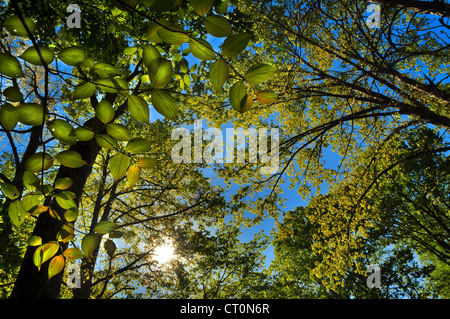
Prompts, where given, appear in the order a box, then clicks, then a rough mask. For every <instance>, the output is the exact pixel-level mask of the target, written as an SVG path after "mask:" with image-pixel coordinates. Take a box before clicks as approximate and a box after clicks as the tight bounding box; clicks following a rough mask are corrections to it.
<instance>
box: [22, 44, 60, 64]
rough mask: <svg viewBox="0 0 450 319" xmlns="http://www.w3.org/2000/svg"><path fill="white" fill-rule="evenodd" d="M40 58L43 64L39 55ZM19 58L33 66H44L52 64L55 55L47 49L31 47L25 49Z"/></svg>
mask: <svg viewBox="0 0 450 319" xmlns="http://www.w3.org/2000/svg"><path fill="white" fill-rule="evenodd" d="M39 53H40V55H41V56H42V59H43V60H44V62H42V59H41V57H40V55H39ZM20 58H22V59H24V60H25V61H27V62H28V63H31V64H34V65H46V64H50V63H52V62H53V60H54V59H55V54H54V53H53V51H52V50H50V49H49V48H47V47H43V46H38V47H35V46H32V47H29V48H28V49H26V50H25V51H24V52H23V53H22V54H21V55H20Z"/></svg>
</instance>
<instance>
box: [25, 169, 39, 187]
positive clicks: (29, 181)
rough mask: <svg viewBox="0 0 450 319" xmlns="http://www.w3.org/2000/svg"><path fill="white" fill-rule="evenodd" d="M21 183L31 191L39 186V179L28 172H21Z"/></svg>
mask: <svg viewBox="0 0 450 319" xmlns="http://www.w3.org/2000/svg"><path fill="white" fill-rule="evenodd" d="M22 181H23V184H24V186H25V187H26V188H27V189H29V190H31V191H34V190H36V188H38V187H39V186H40V184H41V181H40V179H39V177H37V176H36V175H35V174H34V173H33V172H30V171H25V172H23V176H22Z"/></svg>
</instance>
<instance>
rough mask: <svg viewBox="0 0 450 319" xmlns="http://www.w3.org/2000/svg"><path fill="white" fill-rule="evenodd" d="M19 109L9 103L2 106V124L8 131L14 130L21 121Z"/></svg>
mask: <svg viewBox="0 0 450 319" xmlns="http://www.w3.org/2000/svg"><path fill="white" fill-rule="evenodd" d="M19 118H20V116H19V110H18V109H17V108H15V107H14V106H12V105H11V104H9V103H5V104H3V105H2V106H1V107H0V124H1V125H2V126H3V128H4V129H5V130H7V131H11V130H13V129H14V128H15V127H16V125H17V123H18V122H19Z"/></svg>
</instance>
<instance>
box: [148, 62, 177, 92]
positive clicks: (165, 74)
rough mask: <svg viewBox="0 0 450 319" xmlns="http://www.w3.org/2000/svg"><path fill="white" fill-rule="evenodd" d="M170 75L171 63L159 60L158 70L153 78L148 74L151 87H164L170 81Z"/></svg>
mask: <svg viewBox="0 0 450 319" xmlns="http://www.w3.org/2000/svg"><path fill="white" fill-rule="evenodd" d="M172 74H173V70H172V62H170V61H169V60H167V59H161V60H160V63H159V67H158V70H157V71H156V73H155V75H154V76H152V74H150V79H151V81H152V84H153V86H154V87H156V88H159V87H162V86H164V85H166V84H167V83H169V82H170V81H171V80H172Z"/></svg>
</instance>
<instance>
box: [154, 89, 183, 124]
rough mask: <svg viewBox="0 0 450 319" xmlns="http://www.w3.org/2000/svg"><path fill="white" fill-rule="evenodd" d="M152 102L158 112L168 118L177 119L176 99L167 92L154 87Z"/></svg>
mask: <svg viewBox="0 0 450 319" xmlns="http://www.w3.org/2000/svg"><path fill="white" fill-rule="evenodd" d="M152 104H153V107H154V108H155V110H156V111H158V113H160V114H162V115H164V116H165V117H166V118H168V119H171V120H175V119H176V118H177V113H178V105H177V102H176V100H175V99H174V98H173V97H172V96H171V95H170V94H169V93H167V92H165V91H162V90H158V89H154V90H153V92H152Z"/></svg>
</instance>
